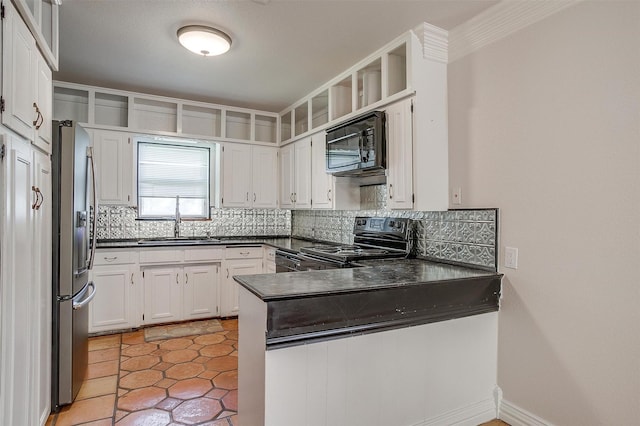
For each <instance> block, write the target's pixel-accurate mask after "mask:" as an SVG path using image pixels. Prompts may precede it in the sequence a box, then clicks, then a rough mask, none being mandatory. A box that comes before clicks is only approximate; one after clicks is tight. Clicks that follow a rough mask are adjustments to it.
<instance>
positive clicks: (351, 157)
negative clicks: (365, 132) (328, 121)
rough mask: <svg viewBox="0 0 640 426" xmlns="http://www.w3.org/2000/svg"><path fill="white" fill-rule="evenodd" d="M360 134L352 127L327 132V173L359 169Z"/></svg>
mask: <svg viewBox="0 0 640 426" xmlns="http://www.w3.org/2000/svg"><path fill="white" fill-rule="evenodd" d="M361 153H362V134H361V132H359V131H358V129H356V128H353V127H343V128H340V129H336V130H334V131H332V132H327V172H329V173H336V172H345V171H349V170H358V169H359V168H360V162H361V161H362V160H361Z"/></svg>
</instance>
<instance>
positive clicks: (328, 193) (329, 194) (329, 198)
mask: <svg viewBox="0 0 640 426" xmlns="http://www.w3.org/2000/svg"><path fill="white" fill-rule="evenodd" d="M327 199H328V200H329V201H331V190H328V191H327Z"/></svg>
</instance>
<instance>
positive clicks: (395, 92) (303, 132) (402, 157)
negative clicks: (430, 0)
mask: <svg viewBox="0 0 640 426" xmlns="http://www.w3.org/2000/svg"><path fill="white" fill-rule="evenodd" d="M447 57H448V34H447V32H446V31H444V30H442V29H440V28H438V27H435V26H433V25H430V24H427V23H424V24H421V25H420V26H418V27H416V28H415V29H414V30H411V31H408V32H407V33H405V34H404V35H402V36H400V37H398V38H397V39H396V40H394V41H392V42H390V43H389V44H387V45H386V46H384V47H382V48H381V49H379V50H378V51H376V52H374V53H372V54H371V55H369V56H368V57H367V58H365V59H363V60H362V61H360V62H358V63H357V64H355V65H354V66H353V67H351V68H349V69H348V70H346V71H345V72H343V73H342V74H340V75H338V76H336V77H335V78H334V79H332V80H331V81H329V82H328V83H327V84H325V85H324V86H322V87H320V88H318V89H317V90H315V91H313V92H311V93H310V94H308V95H307V96H306V97H304V98H303V99H301V100H299V101H298V102H296V103H294V104H293V105H292V106H290V107H288V108H287V109H285V110H284V111H282V112H281V113H280V135H281V140H282V141H285V142H286V141H289V140H290V141H292V142H294V143H297V141H298V140H300V141H301V140H305V139H306V138H307V137H309V136H310V135H314V134H316V133H317V132H319V131H321V130H324V129H325V128H327V127H330V126H333V125H335V124H338V123H340V122H343V121H345V120H348V119H351V118H354V117H356V116H358V115H361V114H364V113H366V112H369V111H374V110H380V111H383V110H384V111H386V112H387V116H388V120H389V121H388V123H387V125H388V127H390V128H389V129H388V138H389V141H388V144H389V145H388V158H387V163H388V169H389V170H387V185H388V190H389V191H388V193H389V200H388V201H389V203H388V205H389V207H390V208H392V209H414V210H425V211H429V210H431V211H437V210H446V209H447V208H448V206H449V199H448V192H449V189H448V187H449V183H448V161H449V160H448V133H447V126H448V123H447ZM409 98H411V99H412V100H413V111H412V110H411V105H410V103H406V102H405V103H403V104H402V106H400V105H395V104H396V103H398V102H401V101H406V100H407V99H409ZM407 102H408V101H407ZM407 108H408V109H407ZM311 137H313V136H311ZM316 148H317V149H318V151H316V150H315V149H314V158H313V164H314V168H315V170H316V171H314V172H313V177H314V179H313V182H314V183H313V185H314V195H313V207H314V208H338V209H346V208H351V207H339V206H337V205H336V202H335V201H329V200H328V196H327V193H328V190H329V189H328V188H327V185H328V180H325V179H323V178H322V177H321V175H320V174H319V172H317V171H318V170H320V168H321V161H322V159H323V158H322V157H323V156H322V155H321V154H320V153H319V151H320V148H319V147H316ZM283 149H284V148H283ZM283 163H284V161H283V160H281V165H282V164H283ZM284 175H285V176H286V174H284ZM284 183H285V184H286V182H284ZM339 183H340V181H339V180H335V181H334V182H333V183H332V185H338V186H340V185H339ZM350 186H353V185H350V184H346V185H345V186H344V188H349V187H350ZM332 189H333V191H335V192H336V194H335V195H337V191H338V189H337V188H333V187H332ZM323 191H324V192H325V194H324V196H323V195H322V194H321V192H323ZM293 192H295V191H293ZM281 197H282V199H283V201H284V198H285V194H281ZM336 199H337V198H336ZM332 203H333V206H332Z"/></svg>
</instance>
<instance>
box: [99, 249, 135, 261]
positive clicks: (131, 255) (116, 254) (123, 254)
mask: <svg viewBox="0 0 640 426" xmlns="http://www.w3.org/2000/svg"><path fill="white" fill-rule="evenodd" d="M135 255H136V253H135V252H132V251H110V250H109V251H102V250H97V251H96V258H95V260H94V261H93V264H94V265H124V264H127V263H135V262H136V257H135Z"/></svg>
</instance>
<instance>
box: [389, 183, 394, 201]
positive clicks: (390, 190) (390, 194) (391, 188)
mask: <svg viewBox="0 0 640 426" xmlns="http://www.w3.org/2000/svg"><path fill="white" fill-rule="evenodd" d="M389 198H390V199H391V198H393V184H392V183H390V184H389Z"/></svg>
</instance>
